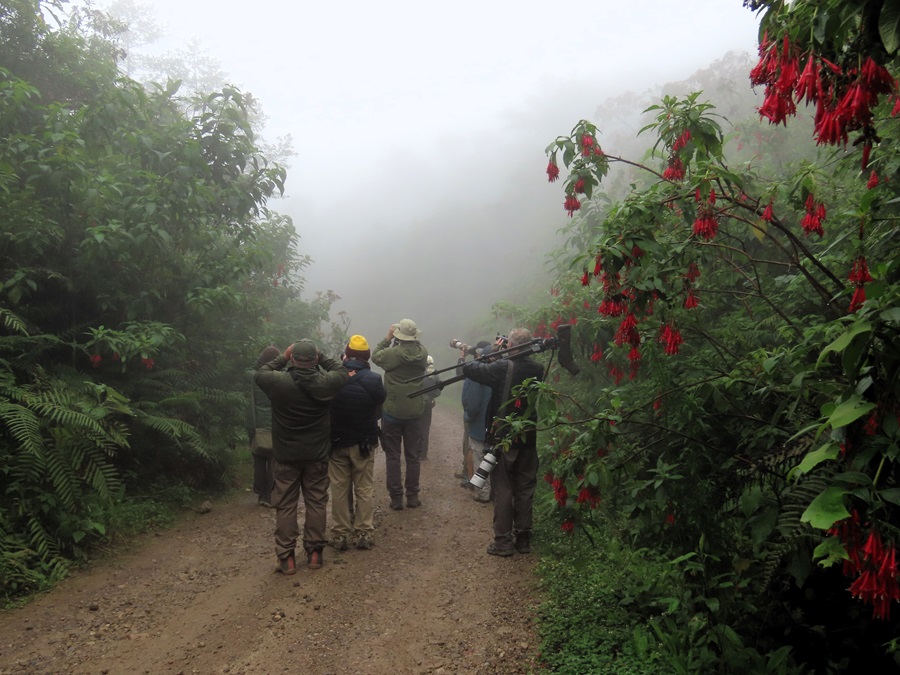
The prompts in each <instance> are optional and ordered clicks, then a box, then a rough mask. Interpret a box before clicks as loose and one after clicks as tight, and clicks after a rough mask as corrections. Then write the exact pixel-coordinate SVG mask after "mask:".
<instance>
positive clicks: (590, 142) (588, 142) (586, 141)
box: [581, 134, 596, 157]
mask: <svg viewBox="0 0 900 675" xmlns="http://www.w3.org/2000/svg"><path fill="white" fill-rule="evenodd" d="M595 143H596V141H595V140H594V137H593V136H590V135H589V134H584V135H583V136H582V137H581V155H582V157H590V156H591V153H592V152H593V150H592V148H593V147H594V144H595Z"/></svg>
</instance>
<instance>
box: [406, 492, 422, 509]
mask: <svg viewBox="0 0 900 675" xmlns="http://www.w3.org/2000/svg"><path fill="white" fill-rule="evenodd" d="M406 505H407V506H408V507H409V508H411V509H415V508H418V507H420V506H422V502H421V501H420V500H419V498H418V496H416V495H412V496H410V497H407V498H406Z"/></svg>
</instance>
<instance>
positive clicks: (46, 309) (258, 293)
mask: <svg viewBox="0 0 900 675" xmlns="http://www.w3.org/2000/svg"><path fill="white" fill-rule="evenodd" d="M65 9H66V7H64V6H63V4H62V3H60V2H46V3H44V2H37V1H34V2H29V1H25V0H15V1H13V2H9V3H5V4H4V5H3V7H2V8H0V29H2V30H0V64H3V68H2V69H0V138H2V139H3V142H2V143H0V212H2V213H3V217H4V226H3V229H2V232H0V317H2V328H0V467H2V469H0V580H2V584H3V590H4V592H5V593H6V594H15V593H19V592H22V591H25V590H28V589H30V588H34V587H35V586H37V585H39V584H40V583H42V582H43V581H44V580H46V579H52V578H54V577H56V576H58V575H59V574H61V573H63V572H64V570H65V568H66V561H67V560H70V559H71V558H73V557H77V556H79V555H80V554H81V552H82V551H83V550H84V547H85V545H87V544H89V543H90V542H91V541H92V540H95V539H97V538H103V537H107V536H109V535H110V529H109V528H110V525H115V524H116V523H115V522H113V521H115V518H116V517H119V516H121V514H122V513H125V512H127V509H123V508H121V507H117V506H116V505H117V504H119V505H121V504H122V502H123V500H124V499H128V498H130V497H131V496H132V495H135V494H142V493H146V492H147V491H148V490H149V489H150V486H153V485H158V484H160V482H161V478H162V477H165V479H166V481H168V482H170V483H175V482H178V481H180V482H183V483H184V484H185V485H188V486H193V487H204V486H213V485H217V484H221V483H223V481H227V477H228V473H229V466H230V463H231V462H233V459H234V455H235V448H236V447H238V446H242V445H243V444H244V442H245V438H246V436H245V435H244V430H243V427H244V412H243V411H244V408H245V403H244V402H245V389H246V378H245V376H244V373H245V371H246V369H247V368H248V367H250V365H251V364H252V363H253V362H254V361H255V358H256V355H257V353H258V352H259V350H260V349H261V348H262V347H263V346H265V345H266V344H268V343H269V342H273V341H274V342H276V343H278V344H281V345H284V344H287V343H288V342H289V341H290V340H291V339H293V338H296V337H299V336H302V335H306V336H315V335H316V331H317V330H318V327H319V325H320V323H321V321H322V320H323V319H327V316H328V310H329V308H330V305H331V303H332V302H333V300H334V299H335V296H333V295H331V294H329V295H325V296H320V297H319V299H318V300H316V301H315V302H312V303H307V302H302V301H301V300H300V299H299V291H300V287H301V285H302V277H301V276H300V275H301V273H302V270H303V268H304V266H305V265H306V264H307V260H306V258H304V257H302V256H300V255H299V254H298V253H297V244H298V237H297V235H296V232H295V230H294V228H293V225H292V224H291V222H290V221H289V219H287V218H285V217H284V216H281V215H279V214H278V213H276V212H274V211H272V210H270V208H269V207H268V202H269V201H270V200H271V199H272V198H274V197H277V196H278V195H279V194H280V193H281V191H282V190H283V185H284V179H285V171H284V169H283V168H281V167H279V166H277V165H274V164H272V163H270V162H269V161H268V160H267V159H266V157H265V156H264V155H263V154H262V153H261V151H260V150H259V147H258V144H257V140H256V134H255V132H254V129H253V127H252V124H251V119H253V113H254V111H253V108H252V105H251V101H252V99H249V97H246V96H245V95H243V94H242V93H241V92H240V91H238V90H237V89H235V88H233V87H225V88H223V89H222V90H221V91H217V92H212V93H208V94H205V95H202V96H194V97H191V98H181V97H179V96H178V88H179V87H178V83H177V82H171V81H170V82H168V83H167V84H165V85H152V86H149V87H144V86H143V85H140V84H138V83H136V82H134V81H131V80H129V79H128V78H125V77H123V76H122V75H121V74H120V72H119V69H118V65H117V62H116V55H117V50H116V46H115V41H114V37H115V36H114V34H112V33H110V32H109V27H110V25H111V24H110V23H109V22H106V21H105V20H104V17H103V15H102V14H97V13H93V12H88V11H84V10H82V11H72V12H69V13H68V14H65V12H64V11H63V10H65ZM45 16H46V17H67V18H61V19H60V20H59V21H58V22H57V23H54V24H53V25H52V26H51V25H49V24H48V23H46V22H45V20H44V17H45Z"/></svg>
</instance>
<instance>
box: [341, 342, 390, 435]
mask: <svg viewBox="0 0 900 675" xmlns="http://www.w3.org/2000/svg"><path fill="white" fill-rule="evenodd" d="M344 367H345V368H346V369H347V370H355V371H356V375H354V376H353V377H351V378H350V381H349V382H347V384H345V385H344V387H343V389H341V390H340V391H339V392H338V393H337V395H336V396H335V397H334V399H332V401H331V445H332V447H334V448H346V447H348V446H351V445H356V444H358V443H361V442H362V441H365V440H367V441H369V445H370V446H372V447H375V446H376V445H377V444H378V419H379V418H380V417H381V404H382V403H384V399H385V398H386V397H387V392H386V391H385V389H384V383H383V382H382V380H381V375H379V374H378V373H373V372H372V371H371V370H370V368H369V363H368V361H363V360H360V359H347V360H346V361H344Z"/></svg>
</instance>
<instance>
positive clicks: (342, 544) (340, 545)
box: [331, 537, 349, 551]
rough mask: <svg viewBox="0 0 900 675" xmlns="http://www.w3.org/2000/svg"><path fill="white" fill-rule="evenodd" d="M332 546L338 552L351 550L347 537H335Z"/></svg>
mask: <svg viewBox="0 0 900 675" xmlns="http://www.w3.org/2000/svg"><path fill="white" fill-rule="evenodd" d="M331 545H332V547H334V549H335V550H336V551H346V550H347V549H348V548H349V546H348V545H347V537H335V538H334V539H332V540H331Z"/></svg>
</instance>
